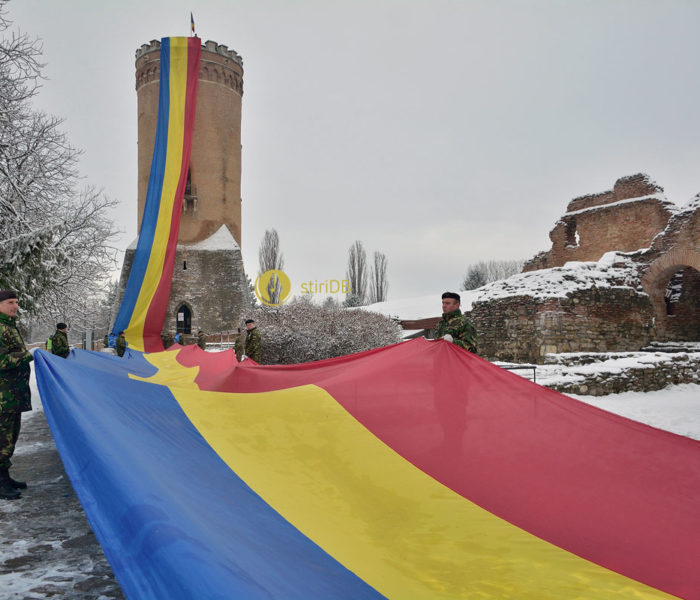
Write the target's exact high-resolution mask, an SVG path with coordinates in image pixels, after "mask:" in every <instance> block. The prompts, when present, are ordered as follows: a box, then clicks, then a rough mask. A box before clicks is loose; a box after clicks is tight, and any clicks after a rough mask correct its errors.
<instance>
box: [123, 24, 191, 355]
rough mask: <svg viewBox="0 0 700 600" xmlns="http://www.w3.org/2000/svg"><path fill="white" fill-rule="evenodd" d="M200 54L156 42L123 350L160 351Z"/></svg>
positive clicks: (186, 42)
mask: <svg viewBox="0 0 700 600" xmlns="http://www.w3.org/2000/svg"><path fill="white" fill-rule="evenodd" d="M190 16H191V15H190ZM192 25H193V27H194V20H193V21H192ZM201 51H202V45H201V40H200V39H199V38H198V37H189V38H183V37H170V38H163V39H162V40H161V47H160V92H159V94H160V95H159V99H158V122H157V126H156V137H155V145H154V148H153V161H152V163H151V172H150V175H149V179H148V191H147V193H146V203H145V206H144V210H143V218H142V220H141V231H140V232H139V239H138V245H137V247H136V252H135V254H134V261H133V264H132V266H131V271H130V272H129V280H128V282H127V285H126V290H125V292H124V298H123V300H122V303H121V306H120V308H119V313H118V315H117V318H116V321H115V324H114V331H115V333H119V332H120V331H124V334H125V336H126V339H127V342H128V343H129V346H130V347H131V348H134V349H136V350H143V351H146V352H153V351H158V350H162V349H163V346H162V342H161V339H160V332H161V329H162V327H163V321H164V319H165V313H166V310H167V306H168V299H169V297H170V285H171V282H172V274H173V267H174V263H175V251H176V248H177V238H178V233H179V231H180V214H181V212H182V201H183V197H184V193H185V183H186V181H187V171H188V168H189V163H190V150H191V147H192V132H193V128H194V116H195V104H196V97H197V82H198V79H199V59H200V55H201Z"/></svg>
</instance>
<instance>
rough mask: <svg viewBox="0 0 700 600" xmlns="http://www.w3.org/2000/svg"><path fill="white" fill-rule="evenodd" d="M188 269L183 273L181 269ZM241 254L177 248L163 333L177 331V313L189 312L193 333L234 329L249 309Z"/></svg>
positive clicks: (185, 247)
mask: <svg viewBox="0 0 700 600" xmlns="http://www.w3.org/2000/svg"><path fill="white" fill-rule="evenodd" d="M185 264H186V266H187V268H186V269H185V268H184V266H185ZM247 292H248V288H247V284H246V279H245V273H244V272H243V261H242V258H241V251H240V250H236V251H231V250H200V249H194V248H192V247H188V246H181V245H180V246H178V249H177V253H176V255H175V273H174V276H173V283H172V288H171V290H170V301H169V302H168V312H167V314H166V318H165V323H164V325H163V331H164V332H168V331H170V332H174V331H175V329H176V325H177V322H176V319H177V310H178V308H179V307H180V306H181V305H182V304H186V305H187V307H188V308H189V309H190V311H192V333H196V332H197V331H198V330H199V329H201V330H202V331H204V332H206V333H215V332H218V331H224V330H229V329H236V327H238V326H239V322H240V320H241V318H242V317H243V315H244V312H245V310H246V309H247V308H248V307H249V306H250V299H249V298H248V297H247Z"/></svg>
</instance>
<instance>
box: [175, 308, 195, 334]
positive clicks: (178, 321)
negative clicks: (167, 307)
mask: <svg viewBox="0 0 700 600" xmlns="http://www.w3.org/2000/svg"><path fill="white" fill-rule="evenodd" d="M175 331H176V332H177V333H187V334H189V333H192V310H191V309H190V307H189V306H187V304H184V303H183V304H181V305H180V308H178V309H177V313H176V317H175Z"/></svg>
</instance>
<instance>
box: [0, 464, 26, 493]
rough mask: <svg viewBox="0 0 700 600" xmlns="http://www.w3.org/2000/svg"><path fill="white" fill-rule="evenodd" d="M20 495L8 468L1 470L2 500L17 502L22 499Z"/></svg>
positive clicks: (0, 486) (0, 487)
mask: <svg viewBox="0 0 700 600" xmlns="http://www.w3.org/2000/svg"><path fill="white" fill-rule="evenodd" d="M21 497H22V494H20V493H19V492H18V491H17V490H16V489H15V488H14V487H13V486H12V482H11V480H10V473H9V472H8V470H7V468H4V469H0V498H4V499H5V500H16V499H17V498H21Z"/></svg>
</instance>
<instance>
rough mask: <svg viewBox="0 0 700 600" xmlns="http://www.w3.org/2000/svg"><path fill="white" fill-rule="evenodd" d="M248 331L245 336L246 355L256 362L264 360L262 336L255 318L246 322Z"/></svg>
mask: <svg viewBox="0 0 700 600" xmlns="http://www.w3.org/2000/svg"><path fill="white" fill-rule="evenodd" d="M245 326H246V329H247V330H248V333H247V334H246V336H245V355H246V356H247V357H248V358H250V359H252V360H254V361H255V362H256V363H259V362H261V361H262V338H261V337H260V332H259V331H258V328H257V327H256V326H255V321H253V319H248V320H247V321H246V322H245Z"/></svg>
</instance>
